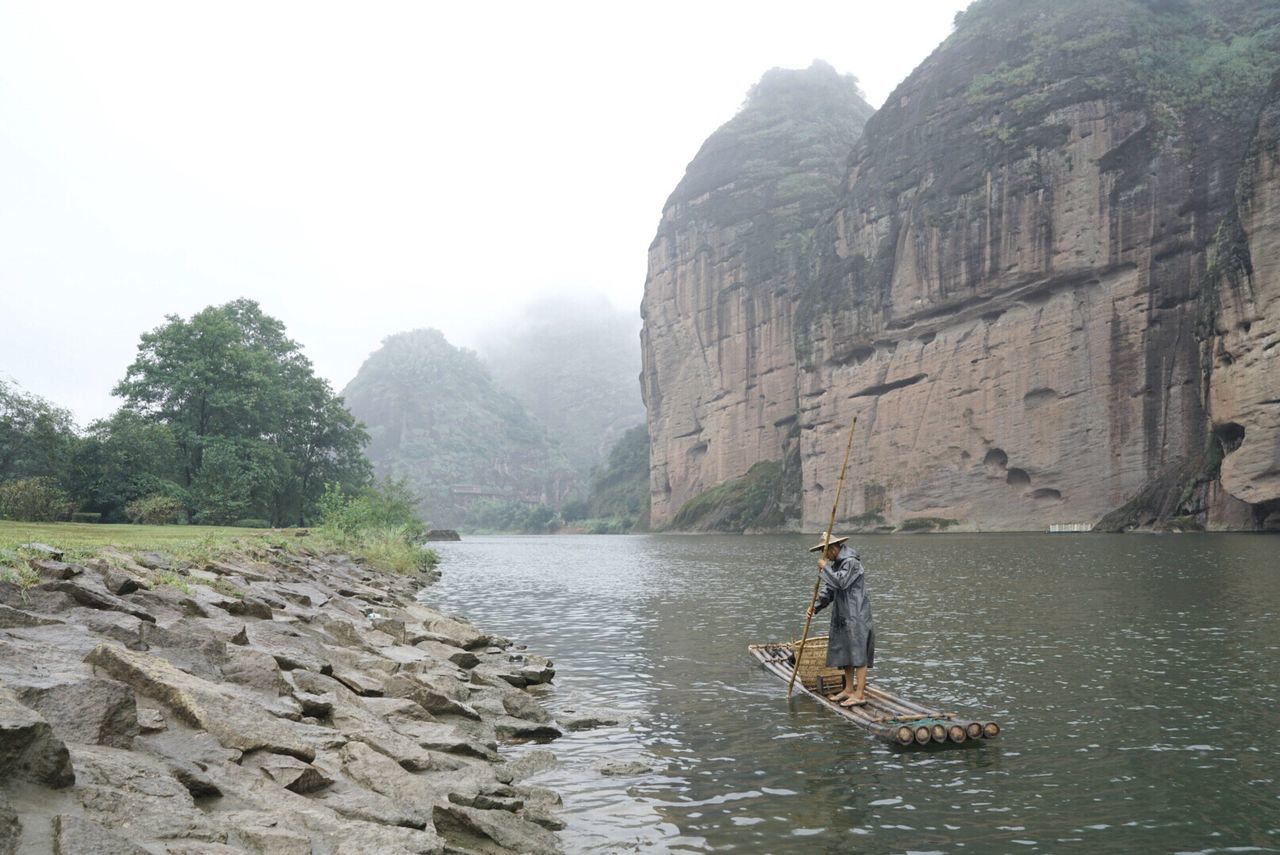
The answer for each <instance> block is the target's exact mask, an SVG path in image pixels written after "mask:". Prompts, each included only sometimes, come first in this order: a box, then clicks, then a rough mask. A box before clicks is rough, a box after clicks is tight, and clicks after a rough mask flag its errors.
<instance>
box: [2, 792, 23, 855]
mask: <svg viewBox="0 0 1280 855" xmlns="http://www.w3.org/2000/svg"><path fill="white" fill-rule="evenodd" d="M20 843H22V821H21V820H20V819H19V818H18V812H17V811H15V810H14V809H13V806H12V805H10V804H9V803H8V802H7V801H6V800H5V798H4V793H0V855H16V853H17V851H18V845H19V844H20Z"/></svg>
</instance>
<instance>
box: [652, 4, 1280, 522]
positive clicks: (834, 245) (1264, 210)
mask: <svg viewBox="0 0 1280 855" xmlns="http://www.w3.org/2000/svg"><path fill="white" fill-rule="evenodd" d="M1278 47H1280V4H1278V3H1275V2H1267V3H1244V2H1234V0H1231V2H1229V1H1228V0H1202V1H1201V2H1192V0H1176V2H1175V1H1174V0H1170V2H1138V0H1126V2H1101V0H1079V2H1075V3H1071V4H1061V3H1051V2H1047V0H1017V2H1015V0H982V2H978V3H975V4H974V5H973V6H971V7H970V9H969V10H968V11H966V12H965V13H964V15H963V16H961V18H960V19H959V21H958V23H957V28H956V31H955V32H954V33H953V34H952V36H951V37H950V38H949V39H948V40H947V41H946V42H945V43H944V44H943V45H942V46H940V47H939V49H938V50H937V51H935V53H934V54H933V55H932V56H930V57H929V58H928V59H927V60H926V61H925V62H924V63H923V64H922V65H921V66H920V67H919V68H918V69H917V70H916V71H915V72H914V73H913V74H912V75H911V76H910V77H909V78H908V79H907V80H906V81H904V82H903V83H902V84H901V85H900V86H899V87H898V89H897V90H896V91H895V92H894V93H893V94H892V95H891V96H890V98H889V99H888V101H887V103H886V104H885V106H884V107H883V108H882V109H881V110H880V111H879V112H878V113H876V115H875V116H873V117H872V118H871V119H870V120H869V121H868V122H867V124H866V127H865V129H864V133H863V135H862V137H861V138H860V139H859V140H857V141H856V143H855V144H854V145H853V146H852V148H853V154H852V157H851V159H850V161H849V168H848V172H847V174H846V177H845V182H844V187H843V192H842V194H841V196H840V199H839V200H838V202H837V204H836V205H835V206H834V215H833V217H832V218H831V219H830V220H829V221H828V222H827V223H826V224H825V225H824V226H823V228H822V229H820V230H819V232H820V234H819V235H818V236H817V238H816V239H815V252H814V253H813V255H812V261H813V264H814V265H815V273H814V275H812V276H801V277H797V279H796V285H797V288H796V295H795V297H794V300H793V302H790V303H789V304H788V306H787V310H786V311H782V310H778V309H775V314H774V315H773V316H765V317H763V318H761V317H757V318H756V319H754V325H755V326H758V327H764V326H766V325H767V324H768V323H769V321H770V318H771V317H776V318H785V319H786V320H787V321H788V322H789V323H790V325H791V327H792V342H791V343H790V345H789V351H788V352H787V353H786V354H785V356H778V355H776V354H775V355H773V356H772V357H771V358H770V357H767V356H760V357H757V358H758V359H760V360H761V361H767V362H768V363H769V364H771V365H773V366H778V367H779V368H780V369H781V370H782V371H784V372H785V371H786V366H788V365H789V364H791V363H792V362H794V365H795V366H796V367H795V369H794V375H795V378H796V379H795V383H796V392H797V394H796V401H797V406H798V416H799V419H798V423H799V426H800V431H799V445H800V452H801V453H800V460H801V466H802V472H801V477H802V482H803V497H804V501H803V522H804V525H805V527H806V528H810V529H816V528H819V527H821V526H822V525H824V524H825V522H826V517H827V514H828V513H829V512H830V507H831V504H830V503H831V501H832V495H831V490H832V488H833V487H834V482H835V476H836V473H837V471H838V469H839V460H840V456H841V454H842V453H843V451H844V443H845V436H846V431H847V430H848V425H849V422H850V420H851V419H852V417H853V416H854V415H855V414H856V415H857V416H858V417H859V425H858V434H857V439H856V440H855V444H854V450H853V457H852V459H851V461H850V470H851V472H853V473H854V481H853V482H852V483H853V484H854V488H853V489H846V493H845V496H844V500H843V501H842V503H841V508H840V514H839V516H840V519H842V520H843V521H844V522H845V524H846V525H850V526H862V527H868V528H874V527H880V526H898V525H904V524H906V525H907V526H909V527H930V526H935V525H938V526H943V525H953V526H958V527H962V528H971V529H1043V528H1045V527H1046V526H1048V525H1050V524H1052V523H1055V522H1087V523H1096V522H1098V521H1099V520H1101V519H1102V518H1103V517H1104V516H1106V515H1107V514H1108V513H1109V512H1113V511H1116V509H1120V513H1118V514H1113V515H1112V517H1111V518H1110V524H1111V525H1114V526H1116V527H1127V526H1130V525H1147V524H1152V523H1162V522H1167V521H1168V520H1170V519H1181V520H1182V521H1183V523H1184V524H1186V525H1199V524H1206V525H1209V526H1211V527H1243V528H1250V527H1255V526H1259V525H1267V524H1268V523H1267V520H1268V518H1269V517H1272V514H1273V511H1272V509H1271V506H1270V505H1269V504H1268V503H1270V502H1271V501H1273V500H1274V498H1275V496H1276V488H1277V477H1278V474H1280V447H1278V446H1277V443H1276V440H1275V433H1274V432H1275V431H1276V430H1277V418H1276V413H1275V409H1276V404H1274V401H1275V400H1277V399H1280V380H1278V379H1277V377H1278V375H1277V373H1276V372H1275V371H1274V370H1271V371H1268V370H1267V366H1268V365H1269V364H1270V360H1273V359H1274V357H1273V356H1270V354H1272V353H1273V352H1274V349H1271V350H1268V349H1267V348H1268V345H1269V344H1272V343H1274V338H1275V333H1274V330H1275V325H1276V323H1277V318H1276V308H1277V307H1276V304H1275V302H1274V300H1275V297H1274V295H1275V291H1276V288H1277V285H1276V282H1275V276H1276V267H1275V264H1276V260H1275V259H1276V254H1277V251H1276V243H1275V228H1276V219H1275V217H1276V207H1275V198H1276V197H1275V194H1276V190H1275V174H1276V173H1275V159H1274V150H1275V148H1274V142H1272V141H1273V140H1274V118H1271V119H1269V118H1268V116H1269V115H1271V114H1270V113H1269V112H1268V111H1265V110H1264V111H1262V113H1261V115H1262V119H1261V120H1260V119H1259V114H1260V108H1261V107H1262V105H1263V104H1264V103H1265V102H1266V101H1267V98H1266V93H1267V85H1268V82H1269V81H1270V79H1271V77H1272V76H1273V75H1274V74H1275V72H1276V70H1277V68H1278V67H1280V50H1278ZM1268 122H1270V124H1268ZM1255 126H1256V127H1257V129H1258V130H1257V132H1256V139H1255V136H1254V131H1253V129H1254V128H1255ZM1269 128H1271V129H1272V130H1270V131H1269V130H1268V129H1269ZM1269 133H1270V134H1271V136H1268V134H1269ZM851 142H852V140H851ZM1242 167H1245V168H1244V171H1245V172H1246V173H1247V174H1248V175H1250V176H1252V177H1251V178H1250V179H1249V181H1248V182H1247V186H1245V182H1241V189H1240V191H1239V194H1238V193H1237V183H1238V180H1239V179H1240V177H1241V173H1242ZM664 223H665V220H664ZM660 234H661V233H660ZM739 250H740V251H741V250H743V248H742V247H739ZM723 252H724V253H725V254H728V250H723ZM1231 259H1234V260H1235V263H1234V265H1232V264H1228V263H1227V262H1228V261H1229V260H1231ZM655 270H657V271H660V270H661V267H660V266H656V267H655V266H653V265H651V276H650V282H649V286H650V290H649V291H648V292H647V295H646V301H648V300H649V299H650V297H651V296H652V295H653V294H655V292H659V291H660V289H658V288H656V287H655V285H656V284H657V278H656V277H655V275H654V271H655ZM723 290H727V289H723ZM725 299H726V297H725V296H723V295H722V293H720V291H718V290H714V289H713V290H711V291H710V292H709V293H707V294H706V295H705V299H703V300H701V301H698V302H694V303H693V304H692V305H691V306H690V310H691V313H694V312H704V313H705V312H707V311H710V310H713V309H714V308H715V307H718V306H719V305H720V303H721V302H723V301H724V300H725ZM648 318H649V316H648V315H646V325H647V324H648V322H649V321H648ZM712 347H719V348H720V349H723V348H722V347H720V346H718V345H714V344H713V345H712V346H709V347H704V348H702V349H701V350H699V349H698V348H696V347H689V344H688V343H686V344H685V352H686V356H685V357H684V360H683V361H680V359H679V357H678V356H676V355H675V354H671V355H668V356H667V357H666V358H668V359H671V360H675V361H676V362H677V364H679V365H682V366H685V370H686V371H690V370H693V369H695V368H701V365H702V364H703V363H702V354H703V353H706V352H707V351H708V350H711V349H712ZM779 347H780V348H787V347H788V346H787V345H780V346H779ZM690 352H692V356H690V355H689V354H690ZM662 359H663V356H662V355H661V354H654V355H650V354H648V353H646V363H645V364H646V371H647V372H649V369H650V366H652V365H656V364H660V363H661V362H662ZM666 374H667V376H679V373H678V370H675V369H672V368H668V370H667V372H666ZM661 379H662V377H661V376H659V375H656V374H653V373H648V374H647V377H646V380H647V382H649V383H653V382H654V381H655V380H657V381H658V388H657V389H650V390H649V391H648V394H649V400H653V399H654V398H655V397H658V392H659V391H661V392H662V393H663V394H665V393H666V389H665V388H663V387H662V386H661V382H660V381H661ZM775 383H777V384H778V385H784V384H783V383H782V381H781V379H780V378H779V379H775ZM748 388H749V386H748V384H747V383H741V382H740V383H737V384H736V386H735V390H736V392H729V393H726V395H725V397H726V398H728V397H730V396H731V395H733V394H738V395H741V394H743V393H744V392H745V390H747V389H748ZM771 394H772V392H771ZM789 400H790V399H789V398H788V397H787V396H786V395H783V394H777V395H776V397H772V398H771V401H773V402H774V405H775V409H779V407H778V406H777V402H788V403H789ZM760 409H761V410H764V409H766V408H765V407H764V406H763V405H762V406H760ZM654 422H655V416H654V414H653V413H651V414H650V423H651V428H652V426H653V424H654ZM762 432H763V431H762V426H761V420H759V419H757V420H756V421H754V422H752V421H748V420H739V422H738V423H736V424H731V425H728V426H727V428H726V429H725V430H724V432H723V433H720V434H716V435H715V436H716V439H718V440H720V441H721V442H722V443H723V444H725V445H727V446H730V447H735V446H737V447H741V448H742V449H743V451H742V453H740V454H738V455H737V456H736V457H735V458H734V462H735V464H736V466H735V468H736V469H737V470H738V471H736V472H720V473H719V474H720V476H721V477H720V480H725V479H726V478H728V477H730V476H733V475H737V474H741V472H742V471H744V470H745V469H746V468H747V467H748V466H750V465H751V464H752V463H753V462H756V461H760V460H770V459H776V458H777V454H776V452H775V451H773V450H772V449H770V450H768V451H765V450H757V449H756V446H755V445H754V444H755V443H757V442H758V440H757V437H758V436H759V435H760V434H761V433H762ZM674 433H677V432H676V431H667V432H666V434H663V433H660V432H655V433H654V460H655V467H654V473H653V474H654V481H655V483H654V485H653V488H654V489H653V494H654V509H655V513H654V517H655V520H657V519H659V514H658V508H659V507H660V506H662V505H661V503H662V502H663V501H666V502H667V505H666V506H667V507H670V503H671V501H672V498H673V497H674V499H675V500H677V501H678V500H681V499H684V498H687V495H681V494H678V493H674V492H673V491H665V490H664V489H663V487H664V486H665V482H676V483H679V482H680V479H679V478H677V477H675V476H673V474H672V472H671V471H670V469H671V468H672V467H670V466H669V467H668V469H667V471H663V470H661V469H659V467H658V461H659V460H660V459H666V460H667V461H671V460H672V459H673V457H675V456H676V455H678V454H679V453H680V452H681V451H683V450H684V449H682V448H681V447H680V446H679V445H678V444H676V443H670V442H667V441H666V440H665V439H664V440H663V441H662V442H660V437H665V436H667V435H670V434H674ZM663 442H667V448H666V449H663V450H660V445H662V444H663ZM753 455H754V456H753ZM1219 462H1221V478H1220V479H1219V470H1218V466H1219ZM694 471H695V472H696V471H698V470H697V469H696V468H695V470H694ZM699 484H700V485H702V486H706V485H707V484H708V480H703V481H701V482H699ZM1272 518H1273V517H1272ZM913 520H914V521H915V523H912V521H913Z"/></svg>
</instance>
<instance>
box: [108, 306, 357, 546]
mask: <svg viewBox="0 0 1280 855" xmlns="http://www.w3.org/2000/svg"><path fill="white" fill-rule="evenodd" d="M166 321H167V323H165V324H164V325H163V326H160V327H157V328H156V329H154V330H152V331H151V332H149V333H145V334H143V336H142V341H141V343H140V344H139V345H138V357H137V359H135V360H134V362H133V364H132V365H130V366H129V369H128V371H127V372H126V374H125V378H124V379H123V380H121V381H120V383H119V384H117V386H116V388H115V390H114V391H115V394H117V395H120V396H121V397H123V398H124V399H125V407H126V408H127V409H128V410H129V411H130V412H133V413H136V414H137V415H139V416H141V417H143V418H145V419H147V420H149V421H152V422H154V423H158V424H163V425H165V426H167V427H168V429H169V431H170V432H171V434H172V436H173V439H174V443H175V445H176V448H177V452H178V460H179V465H178V470H177V476H178V482H179V484H180V485H181V486H182V487H183V488H185V489H186V490H188V491H189V509H190V510H191V512H192V513H193V515H194V516H195V518H196V519H197V520H199V521H201V522H233V521H235V520H236V519H240V518H243V517H247V516H254V517H262V518H265V519H269V520H270V521H271V522H272V524H274V525H281V524H286V523H293V522H297V523H299V524H303V523H304V522H305V520H306V519H307V517H308V516H310V515H311V513H312V511H313V510H314V508H315V506H316V502H317V501H318V499H319V497H320V496H321V494H322V493H323V491H324V484H325V482H326V481H336V482H341V483H343V484H347V485H350V486H351V487H358V486H360V485H363V484H365V483H367V482H368V480H369V477H370V471H371V470H370V466H369V463H368V461H367V460H366V459H365V457H364V455H363V448H364V445H365V444H366V443H367V441H368V436H367V434H366V433H365V431H364V428H363V426H361V425H360V424H358V423H357V422H356V421H355V419H354V418H352V417H351V414H350V413H349V412H347V410H346V408H345V407H344V406H343V405H342V401H341V399H340V398H337V397H335V396H334V394H333V390H332V389H331V388H330V386H329V384H328V383H327V382H326V381H324V380H323V379H321V378H318V377H316V376H315V374H314V372H313V370H312V366H311V362H310V360H308V359H307V358H306V356H304V355H303V354H302V351H301V350H300V348H299V347H298V345H297V344H296V343H295V342H294V341H292V340H291V339H290V338H289V337H288V336H287V335H286V334H285V328H284V324H282V323H281V322H280V321H278V320H276V319H275V318H272V317H270V316H269V315H267V314H265V313H264V312H263V311H262V309H261V308H260V307H259V306H258V304H257V303H256V302H254V301H252V300H245V299H241V300H235V301H233V302H231V303H227V304H225V305H222V306H210V307H208V308H206V309H204V310H202V311H200V312H198V313H197V314H195V315H193V316H192V317H191V319H190V320H189V321H187V320H183V319H182V318H181V317H178V316H177V315H170V316H168V317H167V318H166Z"/></svg>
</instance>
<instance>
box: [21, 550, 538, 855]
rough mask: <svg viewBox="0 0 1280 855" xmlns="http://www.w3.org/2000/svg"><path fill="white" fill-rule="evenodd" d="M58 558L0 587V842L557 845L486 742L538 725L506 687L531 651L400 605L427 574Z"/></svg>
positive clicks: (246, 562) (26, 848) (529, 703)
mask: <svg viewBox="0 0 1280 855" xmlns="http://www.w3.org/2000/svg"><path fill="white" fill-rule="evenodd" d="M138 559H141V560H138ZM66 566H67V568H68V570H70V571H74V572H69V573H59V574H56V575H57V578H54V579H50V580H47V581H43V582H35V581H33V583H32V584H31V585H30V586H29V587H28V588H26V589H25V590H23V589H21V588H19V587H18V586H16V585H12V584H3V585H0V603H2V604H3V607H4V612H3V613H2V614H0V616H3V617H4V618H5V621H4V623H3V624H0V853H4V852H53V853H58V852H76V853H79V852H120V853H133V852H152V851H155V852H160V851H164V852H192V853H194V852H240V851H248V852H308V853H309V852H313V851H314V852H334V853H339V852H348V853H356V852H361V853H363V852H385V853H410V852H429V853H439V852H444V851H446V850H447V851H484V852H492V853H501V852H535V851H536V852H552V851H558V842H557V840H556V838H555V836H554V834H552V833H551V832H550V831H548V830H547V825H548V823H551V824H552V825H555V824H557V823H558V822H559V821H558V820H556V819H555V818H554V817H551V816H550V815H549V814H548V813H547V811H546V809H545V804H544V802H545V801H546V798H545V791H541V790H537V789H535V788H528V787H513V786H510V785H509V784H510V782H511V781H512V780H514V778H515V777H516V776H517V775H518V773H519V772H520V770H521V768H522V766H521V765H519V764H517V765H511V764H508V763H505V762H503V758H502V756H501V754H500V752H499V742H508V741H514V740H529V739H537V740H539V741H543V740H549V739H554V738H556V737H558V736H559V735H560V730H559V729H558V728H556V727H555V726H554V725H552V724H551V723H550V716H549V714H548V713H547V712H546V710H545V709H543V707H542V706H541V705H540V704H539V703H538V701H537V700H536V699H535V698H534V697H533V696H532V695H531V694H530V693H528V692H526V691H525V690H524V688H523V687H524V686H526V685H528V684H531V683H535V682H546V681H547V680H550V679H551V676H552V674H553V673H554V672H553V670H552V667H551V663H550V662H549V661H547V660H545V659H542V658H541V657H537V656H534V655H532V654H530V653H528V652H525V651H521V652H516V651H514V650H511V649H509V647H510V645H509V642H506V641H505V640H503V639H500V638H496V637H494V636H491V635H488V634H485V633H482V632H480V631H479V630H477V629H476V628H475V627H473V626H471V624H469V623H467V622H466V621H465V620H463V619H461V618H457V617H453V616H447V615H444V614H442V613H440V612H437V611H435V610H433V609H430V608H428V607H426V606H425V605H423V604H421V603H419V602H417V601H416V599H415V595H416V594H417V592H418V591H419V590H420V589H421V587H422V586H423V585H426V584H429V583H430V582H431V581H433V580H434V578H435V577H434V575H433V574H431V573H422V574H418V575H415V576H413V577H398V576H391V575H386V574H382V573H379V572H377V571H374V570H372V569H370V568H368V567H367V566H365V565H358V564H355V563H353V562H352V561H350V560H349V559H347V558H345V557H343V556H340V555H323V554H320V553H317V552H316V551H314V550H312V549H309V548H308V547H306V546H298V547H296V548H293V549H291V550H290V551H285V550H284V549H282V548H280V547H275V546H272V547H267V548H264V549H253V548H249V550H248V551H247V552H245V553H243V554H239V555H236V556H233V557H229V558H227V559H226V560H223V561H217V562H201V563H200V564H199V565H196V564H192V563H189V562H182V561H176V560H175V561H167V560H160V558H159V557H158V556H154V557H147V556H132V555H128V554H126V553H123V552H119V551H112V552H110V554H107V553H105V552H104V554H103V555H102V556H100V557H99V558H96V559H94V560H91V561H89V562H86V564H85V565H83V566H82V565H79V564H68V565H66ZM121 574H123V575H125V576H127V577H128V578H130V579H132V580H133V581H134V582H135V583H136V584H134V585H133V586H132V588H131V589H129V590H127V591H125V590H123V588H125V587H128V586H117V587H119V588H120V589H121V591H122V592H121V594H120V595H119V596H114V595H111V596H108V595H104V594H103V593H102V592H101V590H99V589H100V588H101V587H102V585H103V584H104V580H105V579H107V578H109V577H110V576H112V575H121ZM64 577H65V578H64ZM250 599H252V600H255V601H256V602H258V603H260V604H262V606H263V609H265V611H263V610H260V609H257V608H255V609H244V608H239V607H238V606H239V604H242V603H243V602H244V601H246V600H250ZM85 603H90V604H91V605H90V606H89V607H86V606H85V605H84V604H85ZM139 615H145V616H146V617H147V618H148V620H143V619H142V618H140V617H139ZM466 647H473V648H475V649H474V650H468V649H466ZM458 804H465V805H469V806H471V807H470V808H469V809H468V810H467V811H466V812H465V817H460V812H459V810H458V809H457V805H458ZM526 804H528V805H531V808H530V809H526ZM437 816H439V817H443V818H444V819H443V821H442V822H440V824H439V825H437V820H436V817H437ZM464 819H465V822H464V821H463V820H464Z"/></svg>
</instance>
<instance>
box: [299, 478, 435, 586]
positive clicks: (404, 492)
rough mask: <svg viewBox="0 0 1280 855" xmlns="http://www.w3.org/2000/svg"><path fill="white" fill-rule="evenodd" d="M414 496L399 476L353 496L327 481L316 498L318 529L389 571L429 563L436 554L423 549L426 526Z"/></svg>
mask: <svg viewBox="0 0 1280 855" xmlns="http://www.w3.org/2000/svg"><path fill="white" fill-rule="evenodd" d="M417 503H418V500H417V497H416V496H414V495H413V493H412V492H410V491H409V489H408V487H406V486H405V483H404V481H392V480H390V479H387V480H384V481H383V482H382V483H381V484H379V485H377V486H375V487H367V488H365V489H364V490H361V491H360V493H358V494H357V495H355V496H347V495H345V494H344V493H343V492H342V488H341V487H339V486H338V485H337V484H329V485H328V486H327V487H326V488H325V492H324V495H323V496H322V497H321V498H320V503H319V505H320V517H321V525H320V534H321V535H322V536H323V537H325V538H327V539H329V540H331V541H333V542H334V544H335V545H337V546H339V547H340V548H342V549H345V550H347V551H349V552H351V553H352V554H353V555H356V556H358V557H360V558H363V559H365V560H366V561H368V562H369V563H370V564H372V565H373V566H375V567H378V568H380V569H383V570H389V571H391V572H393V573H411V572H414V571H416V570H425V569H428V568H430V567H434V566H435V564H436V562H437V561H438V560H439V558H438V557H437V555H436V553H435V552H433V551H432V550H430V549H423V548H422V544H423V542H424V541H425V540H426V535H427V531H426V526H424V525H423V524H422V521H421V520H419V519H418V518H417V516H415V515H414V511H413V509H414V508H415V507H416V506H417Z"/></svg>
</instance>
